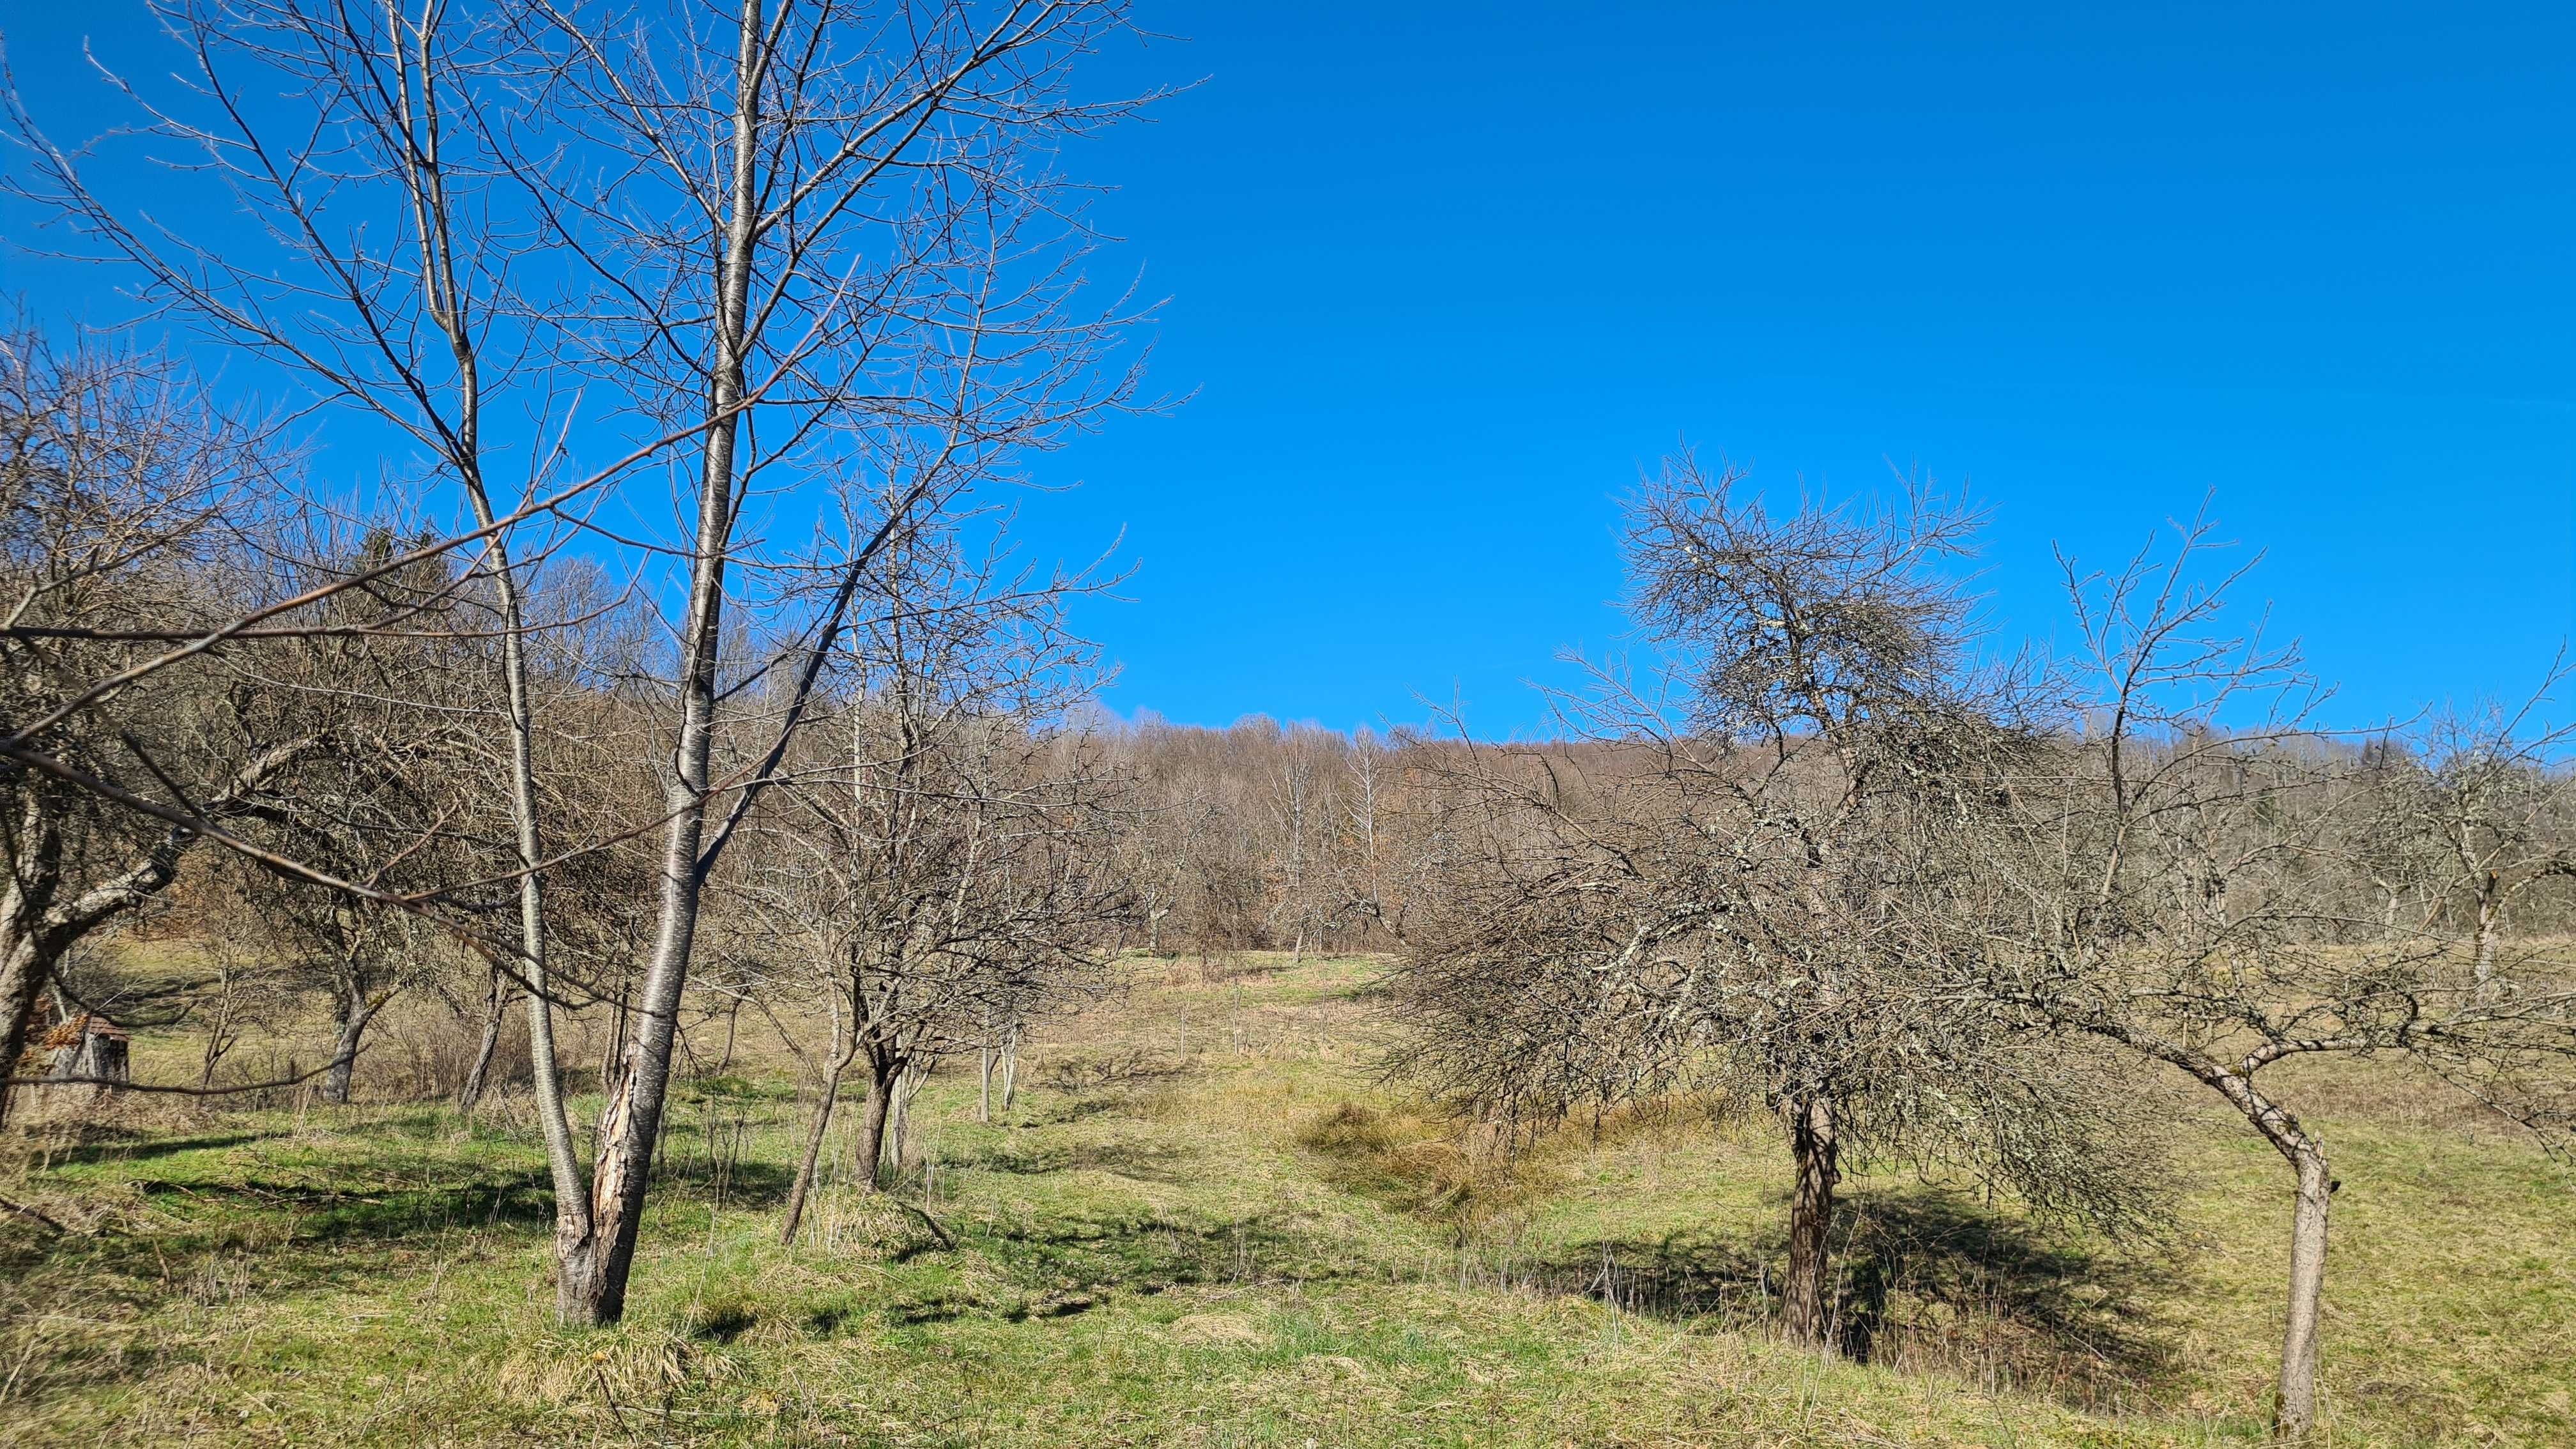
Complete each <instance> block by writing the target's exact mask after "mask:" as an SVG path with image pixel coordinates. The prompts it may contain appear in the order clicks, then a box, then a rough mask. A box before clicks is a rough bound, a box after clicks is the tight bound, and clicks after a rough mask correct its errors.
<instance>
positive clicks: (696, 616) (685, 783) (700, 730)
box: [557, 0, 766, 1324]
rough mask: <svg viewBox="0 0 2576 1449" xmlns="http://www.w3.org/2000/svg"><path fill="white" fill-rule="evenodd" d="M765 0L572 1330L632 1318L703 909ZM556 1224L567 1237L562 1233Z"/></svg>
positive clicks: (570, 1306)
mask: <svg viewBox="0 0 2576 1449" xmlns="http://www.w3.org/2000/svg"><path fill="white" fill-rule="evenodd" d="M761 16H762V3H761V0H742V4H741V13H740V16H739V20H738V25H739V30H740V36H739V40H738V42H737V47H736V52H735V62H734V118H733V172H732V176H731V179H730V185H729V187H728V197H727V215H726V219H725V238H724V248H723V251H722V252H721V254H720V255H719V256H718V259H717V265H718V269H719V275H718V284H717V285H718V295H717V298H716V314H717V315H716V332H717V355H716V357H715V359H714V367H713V369H712V370H713V374H714V377H713V383H714V385H713V386H712V387H711V388H710V389H709V391H708V396H707V408H708V413H707V415H708V417H709V418H710V419H711V420H712V421H711V425H710V426H709V427H708V429H707V442H706V452H705V454H704V456H703V458H702V460H701V463H700V467H699V470H698V497H697V510H698V518H697V524H698V531H697V538H696V543H695V555H694V556H693V557H692V558H691V560H690V569H689V609H688V615H687V620H688V622H687V625H686V627H685V628H684V629H683V630H682V631H681V636H680V638H681V660H680V675H679V680H678V684H679V689H678V695H679V716H680V718H679V732H678V738H677V739H676V740H675V741H674V742H673V744H674V747H673V749H672V751H671V763H672V766H673V770H672V778H671V780H670V783H669V786H668V787H667V789H666V790H665V792H664V797H663V798H664V803H665V804H666V805H667V806H668V809H669V815H668V821H669V823H668V824H667V825H666V826H665V827H664V829H663V844H662V885H661V900H660V904H659V908H658V911H657V920H656V922H655V925H654V933H653V953H652V957H651V959H650V961H649V963H648V964H647V965H646V967H645V972H644V990H643V1000H642V1002H641V1003H640V1011H641V1015H642V1018H643V1019H642V1020H641V1021H639V1022H637V1023H636V1027H635V1035H634V1039H633V1041H632V1042H630V1043H629V1044H628V1046H627V1048H626V1060H625V1071H624V1073H623V1075H622V1077H621V1078H620V1080H619V1082H618V1084H617V1088H616V1090H615V1092H614V1093H613V1094H612V1095H611V1096H610V1097H609V1099H608V1105H607V1108H606V1110H605V1111H604V1112H602V1113H601V1115H600V1122H599V1160H598V1162H597V1163H596V1164H595V1165H594V1166H593V1167H592V1169H591V1184H590V1211H591V1222H590V1224H589V1228H590V1231H589V1235H588V1237H587V1238H586V1239H585V1240H584V1241H582V1242H579V1243H576V1244H572V1245H570V1251H568V1252H566V1253H565V1254H564V1255H563V1261H562V1262H561V1263H560V1264H559V1265H558V1272H559V1274H560V1277H559V1280H558V1289H557V1307H558V1308H559V1310H561V1312H562V1315H563V1317H564V1318H565V1319H566V1321H568V1322H573V1323H586V1324H607V1323H615V1322H616V1321H618V1319H620V1318H622V1317H624V1316H625V1313H626V1279H627V1275H628V1274H629V1273H630V1272H632V1271H633V1269H634V1265H635V1240H636V1235H637V1234H638V1233H640V1232H641V1231H642V1230H643V1227H644V1193H645V1188H646V1186H647V1185H648V1183H649V1181H650V1178H651V1175H652V1168H653V1147H654V1144H655V1142H657V1141H658V1140H659V1139H660V1137H661V1130H662V1107H663V1103H664V1099H665V1098H666V1096H667V1094H668V1092H669V1090H670V1084H671V1048H672V1042H673V1040H674V1038H675V1036H676V1035H677V1033H678V1031H679V1027H680V994H681V992H682V990H683V989H684V988H685V987H686V986H687V985H688V976H689V961H690V958H691V955H692V953H693V952H694V950H695V947H696V944H697V933H698V905H699V900H700V897H701V896H702V894H703V893H704V888H705V885H706V871H707V867H708V862H707V861H706V860H705V859H703V858H702V851H703V847H704V845H705V840H706V822H707V798H708V792H709V789H710V787H711V783H712V782H711V780H710V777H709V773H708V764H709V758H710V755H711V753H712V751H713V749H714V745H715V726H716V665H717V662H718V654H719V653H720V651H721V649H722V645H723V640H724V603H725V561H726V557H727V554H728V553H729V552H730V550H731V549H732V547H733V503H734V487H733V485H734V448H735V444H736V442H737V441H738V439H739V438H740V436H741V432H742V418H741V413H740V405H741V404H742V402H743V400H744V398H745V397H746V395H747V393H746V387H745V382H744V378H745V375H746V370H747V367H748V352H749V346H750V341H749V334H748V327H749V321H750V308H751V278H752V269H753V264H754V261H755V257H754V250H755V248H756V246H757V243H758V239H759V219H760V210H761V206H762V196H761V190H760V178H759V146H760V115H761V112H760V101H761V73H762V62H763V51H762V46H763V37H764V34H765V31H766V26H765V25H764V23H763V21H762V18H761ZM560 1226H561V1225H560V1224H559V1225H558V1230H559V1231H560Z"/></svg>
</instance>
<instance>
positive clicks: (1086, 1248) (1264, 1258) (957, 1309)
mask: <svg viewBox="0 0 2576 1449" xmlns="http://www.w3.org/2000/svg"><path fill="white" fill-rule="evenodd" d="M1305 1217H1306V1215H1305V1214H1301V1213H1278V1212H1273V1213H1253V1214H1249V1215H1247V1216H1244V1217H1240V1218H1231V1219H1225V1220H1222V1221H1205V1222H1186V1221H1177V1220H1174V1219H1170V1218H1164V1217H1160V1216H1156V1215H1152V1214H1145V1215H1138V1216H1115V1215H1091V1216H1085V1215H1078V1214H1062V1213H1051V1214H1049V1215H1047V1216H1046V1217H1045V1218H1043V1219H1041V1220H1038V1221H1032V1222H1022V1223H998V1224H981V1225H966V1224H957V1225H953V1228H952V1231H954V1233H955V1247H954V1249H953V1250H952V1249H948V1248H940V1249H938V1252H939V1254H940V1255H942V1256H944V1255H945V1254H947V1253H949V1252H951V1251H954V1252H955V1253H958V1254H961V1255H972V1256H973V1257H974V1258H976V1259H978V1260H980V1262H979V1266H980V1267H981V1269H982V1270H983V1271H981V1272H978V1273H974V1274H969V1275H964V1277H965V1278H966V1281H964V1282H958V1281H950V1280H947V1279H946V1278H945V1277H943V1279H942V1281H939V1282H936V1283H932V1284H925V1285H923V1286H922V1287H921V1288H919V1289H916V1290H915V1291H912V1292H909V1293H906V1292H900V1291H899V1292H897V1293H896V1294H894V1295H893V1296H892V1297H890V1298H889V1299H887V1300H885V1301H884V1302H883V1303H882V1304H881V1305H880V1311H881V1312H882V1313H883V1314H884V1316H885V1318H886V1319H887V1321H889V1322H892V1323H895V1324H899V1325H920V1324H926V1323H938V1322H945V1321H948V1320H951V1319H958V1318H965V1317H970V1316H991V1317H996V1318H1001V1319H1005V1320H1010V1321H1015V1322H1016V1321H1022V1320H1037V1319H1055V1318H1069V1317H1072V1316H1075V1315H1077V1314H1080V1313H1083V1312H1085V1311H1088V1310H1089V1309H1090V1308H1091V1307H1092V1306H1093V1305H1094V1304H1096V1303H1097V1302H1098V1301H1099V1300H1100V1298H1101V1297H1102V1296H1103V1295H1106V1294H1110V1293H1132V1294H1139V1295H1146V1296H1151V1295H1154V1294H1159V1293H1163V1292H1167V1291H1169V1290H1171V1289H1174V1288H1181V1287H1188V1286H1193V1285H1199V1284H1210V1283H1246V1282H1258V1281H1270V1280H1279V1279H1289V1278H1293V1279H1295V1280H1297V1281H1300V1282H1306V1283H1316V1282H1328V1281H1333V1280H1336V1279H1342V1278H1356V1277H1372V1278H1373V1277H1375V1276H1376V1275H1375V1274H1374V1273H1373V1272H1370V1271H1369V1270H1368V1269H1367V1268H1366V1267H1365V1266H1364V1265H1361V1264H1358V1263H1355V1262H1353V1261H1351V1259H1350V1257H1349V1255H1348V1254H1347V1252H1344V1251H1341V1249H1340V1245H1338V1244H1336V1243H1334V1242H1332V1241H1330V1240H1328V1239H1327V1238H1326V1237H1324V1236H1323V1235H1322V1234H1320V1233H1318V1232H1316V1231H1314V1230H1312V1229H1310V1228H1309V1227H1308V1226H1307V1225H1306V1223H1305V1222H1304V1219H1305ZM932 1250H933V1245H932V1244H930V1243H928V1242H915V1243H913V1244H910V1245H908V1246H907V1248H906V1249H905V1250H904V1251H903V1252H901V1253H898V1254H896V1255H894V1258H893V1261H895V1262H899V1263H904V1262H913V1261H915V1260H924V1259H928V1258H930V1257H931V1256H932Z"/></svg>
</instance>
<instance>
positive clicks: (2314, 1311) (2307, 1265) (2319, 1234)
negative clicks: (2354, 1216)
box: [2273, 1146, 2336, 1438]
mask: <svg viewBox="0 0 2576 1449" xmlns="http://www.w3.org/2000/svg"><path fill="white" fill-rule="evenodd" d="M2290 1161H2291V1165H2292V1166H2294V1167H2296V1168H2297V1169H2298V1173H2299V1190H2298V1201H2297V1205H2296V1207H2295V1208H2294V1209H2293V1211H2292V1214H2291V1219H2290V1305H2289V1308H2290V1311H2289V1322H2288V1326H2287V1327H2286V1328H2285V1329H2284V1331H2283V1332H2282V1335H2281V1402H2280V1409H2279V1412H2278V1413H2277V1414H2276V1415H2275V1416H2274V1418H2273V1427H2274V1428H2275V1429H2277V1430H2278V1431H2279V1432H2280V1434H2281V1436H2282V1437H2284V1438H2298V1437H2300V1436H2302V1435H2305V1434H2306V1433H2308V1432H2309V1431H2310V1430H2312V1429H2314V1428H2315V1427H2316V1422H2317V1340H2318V1338H2319V1336H2320V1329H2321V1327H2322V1322H2321V1321H2322V1319H2323V1318H2324V1315H2325V1298H2326V1218H2327V1215H2328V1213H2329V1212H2330V1210H2331V1209H2332V1208H2333V1206H2334V1190H2335V1186H2336V1184H2335V1181H2334V1178H2333V1176H2332V1175H2331V1174H2330V1173H2329V1172H2328V1171H2327V1167H2326V1159H2325V1154H2324V1153H2322V1152H2319V1151H2317V1150H2316V1149H2315V1148H2314V1147H2313V1146H2303V1147H2302V1148H2300V1149H2299V1150H2298V1151H2297V1152H2295V1153H2293V1154H2291V1158H2290Z"/></svg>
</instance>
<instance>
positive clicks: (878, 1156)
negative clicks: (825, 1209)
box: [852, 1069, 894, 1192]
mask: <svg viewBox="0 0 2576 1449" xmlns="http://www.w3.org/2000/svg"><path fill="white" fill-rule="evenodd" d="M893 1107H894V1082H893V1081H892V1079H891V1078H889V1077H888V1075H887V1074H886V1073H885V1072H884V1071H883V1070H881V1069H880V1070H871V1071H870V1072H869V1074H868V1105H867V1109H866V1111H864V1112H863V1113H861V1114H860V1117H859V1141H858V1146H857V1149H856V1151H855V1152H854V1153H853V1154H852V1155H853V1156H855V1157H856V1158H857V1159H858V1169H859V1182H860V1184H861V1185H863V1186H864V1187H866V1188H867V1189H868V1190H869V1191H870V1192H874V1191H876V1189H877V1186H878V1184H879V1182H880V1181H881V1180H882V1179H881V1177H880V1176H879V1173H878V1167H879V1165H880V1164H881V1163H882V1162H883V1160H884V1158H885V1138H886V1114H887V1113H888V1112H889V1111H891V1110H892V1109H893Z"/></svg>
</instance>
